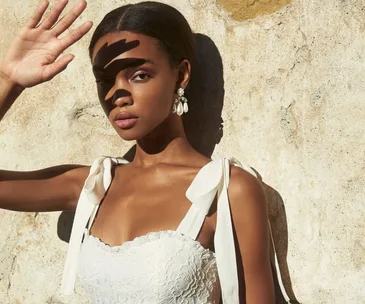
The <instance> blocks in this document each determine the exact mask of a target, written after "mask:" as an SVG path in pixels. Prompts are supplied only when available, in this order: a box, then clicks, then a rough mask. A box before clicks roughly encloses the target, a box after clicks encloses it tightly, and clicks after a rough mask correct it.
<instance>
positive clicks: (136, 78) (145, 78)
mask: <svg viewBox="0 0 365 304" xmlns="http://www.w3.org/2000/svg"><path fill="white" fill-rule="evenodd" d="M138 78H139V79H138ZM148 78H150V75H148V74H146V73H139V74H137V75H136V76H134V77H133V78H132V80H137V81H145V80H147V79H148Z"/></svg>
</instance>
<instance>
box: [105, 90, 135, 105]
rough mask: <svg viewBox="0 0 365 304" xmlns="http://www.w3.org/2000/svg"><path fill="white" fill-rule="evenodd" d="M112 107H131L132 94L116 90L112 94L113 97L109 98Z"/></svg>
mask: <svg viewBox="0 0 365 304" xmlns="http://www.w3.org/2000/svg"><path fill="white" fill-rule="evenodd" d="M110 99H111V100H109V101H111V103H112V104H113V106H117V107H123V106H127V105H132V104H133V100H132V94H131V93H130V92H129V91H127V90H124V89H118V90H116V91H115V92H114V94H113V96H112V97H111V98H110Z"/></svg>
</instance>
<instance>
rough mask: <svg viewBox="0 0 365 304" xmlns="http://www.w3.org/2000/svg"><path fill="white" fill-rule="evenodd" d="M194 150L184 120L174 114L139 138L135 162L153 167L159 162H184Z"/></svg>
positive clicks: (138, 164)
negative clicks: (186, 132)
mask: <svg viewBox="0 0 365 304" xmlns="http://www.w3.org/2000/svg"><path fill="white" fill-rule="evenodd" d="M192 150H193V148H192V146H191V145H190V144H189V142H188V140H187V138H186V135H185V132H184V127H183V123H182V120H181V118H180V117H178V116H177V115H176V114H174V115H172V116H170V117H169V118H167V119H166V120H165V121H164V122H163V123H162V124H160V125H159V126H158V127H157V128H155V129H154V130H153V131H152V132H151V133H150V134H148V135H146V136H144V137H143V138H141V139H139V140H137V148H136V154H135V157H134V159H133V163H134V164H135V165H137V166H141V167H152V166H155V165H157V164H159V163H175V164H176V163H182V162H183V160H184V159H185V158H186V156H187V155H188V153H189V152H191V151H192Z"/></svg>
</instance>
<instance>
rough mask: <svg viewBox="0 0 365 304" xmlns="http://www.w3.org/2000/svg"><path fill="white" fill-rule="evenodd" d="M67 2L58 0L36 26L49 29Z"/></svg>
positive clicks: (66, 0)
mask: <svg viewBox="0 0 365 304" xmlns="http://www.w3.org/2000/svg"><path fill="white" fill-rule="evenodd" d="M67 3H68V0H59V1H58V2H57V3H56V5H55V6H54V8H53V9H52V10H51V12H50V13H49V14H48V15H47V16H46V17H45V18H44V20H43V21H42V22H41V24H39V26H38V27H40V28H42V29H45V30H49V29H50V28H51V27H52V26H53V25H54V24H55V23H56V22H57V20H58V17H59V16H60V15H61V13H62V11H63V10H64V8H65V7H66V5H67Z"/></svg>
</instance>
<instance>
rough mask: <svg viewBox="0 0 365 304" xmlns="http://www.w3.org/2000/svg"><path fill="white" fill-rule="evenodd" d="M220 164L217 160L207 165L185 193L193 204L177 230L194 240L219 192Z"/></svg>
mask: <svg viewBox="0 0 365 304" xmlns="http://www.w3.org/2000/svg"><path fill="white" fill-rule="evenodd" d="M220 166H221V164H220V162H219V161H216V160H215V161H211V162H210V163H208V164H207V165H205V166H204V167H203V168H202V169H201V170H200V171H199V172H198V174H197V175H196V177H195V178H194V180H193V182H192V183H191V184H190V187H189V188H188V189H187V190H186V194H185V195H186V197H187V198H188V199H189V200H190V201H191V203H192V205H191V207H190V208H189V210H188V212H187V213H186V215H185V217H184V218H183V220H182V221H181V222H180V225H179V227H178V228H177V231H179V232H181V233H183V234H185V235H188V236H189V237H190V238H192V239H194V240H195V239H196V238H197V237H198V235H199V232H200V230H201V227H202V226H203V222H204V220H205V217H206V215H207V214H208V212H209V210H210V207H211V205H212V202H213V200H214V197H215V195H216V193H217V187H218V185H219V182H220V180H221V169H220Z"/></svg>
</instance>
